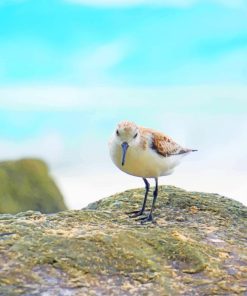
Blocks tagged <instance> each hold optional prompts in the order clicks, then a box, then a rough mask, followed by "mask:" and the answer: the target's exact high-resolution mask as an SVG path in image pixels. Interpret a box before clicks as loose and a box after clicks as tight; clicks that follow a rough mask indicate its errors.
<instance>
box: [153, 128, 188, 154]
mask: <svg viewBox="0 0 247 296" xmlns="http://www.w3.org/2000/svg"><path fill="white" fill-rule="evenodd" d="M151 148H152V149H153V150H155V151H156V152H157V153H158V154H160V155H162V156H164V157H168V156H172V155H178V154H184V153H187V152H190V151H192V150H191V149H187V148H183V147H182V146H180V145H179V144H177V143H176V142H175V141H173V140H172V139H171V138H170V137H168V136H166V135H164V134H162V133H159V132H154V131H152V142H151Z"/></svg>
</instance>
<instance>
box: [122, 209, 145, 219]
mask: <svg viewBox="0 0 247 296" xmlns="http://www.w3.org/2000/svg"><path fill="white" fill-rule="evenodd" d="M126 214H127V215H129V218H136V217H138V216H141V215H142V214H143V211H141V210H139V211H132V212H128V213H126Z"/></svg>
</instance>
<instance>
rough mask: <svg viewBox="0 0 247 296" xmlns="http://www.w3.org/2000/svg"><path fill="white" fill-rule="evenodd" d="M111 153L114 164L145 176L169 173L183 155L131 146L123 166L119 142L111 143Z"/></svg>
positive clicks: (132, 173) (126, 170)
mask: <svg viewBox="0 0 247 296" xmlns="http://www.w3.org/2000/svg"><path fill="white" fill-rule="evenodd" d="M110 155H111V159H112V161H113V162H114V164H115V165H116V166H117V167H118V168H119V169H120V170H122V171H123V172H125V173H127V174H130V175H133V176H137V177H144V178H155V177H159V176H165V175H169V174H171V173H172V172H173V169H174V167H175V166H177V165H178V164H179V163H180V160H181V158H182V157H183V156H182V155H175V156H169V157H164V156H161V155H159V154H157V152H156V151H154V150H153V149H151V148H147V149H145V150H144V149H142V148H141V147H140V148H138V147H136V146H135V147H129V148H128V150H127V154H126V161H125V164H124V166H122V163H121V162H122V148H121V146H120V145H119V144H116V143H113V142H112V143H110Z"/></svg>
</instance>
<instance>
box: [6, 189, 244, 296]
mask: <svg viewBox="0 0 247 296" xmlns="http://www.w3.org/2000/svg"><path fill="white" fill-rule="evenodd" d="M159 191H160V193H159V198H158V202H157V206H156V210H155V223H151V224H144V225H141V224H140V222H139V221H136V220H135V219H130V218H129V217H128V215H127V214H126V212H128V211H131V210H135V209H139V207H140V205H141V203H142V199H143V193H144V192H143V190H141V189H136V190H129V191H126V192H123V193H120V194H116V195H114V196H111V197H109V198H106V199H103V200H101V201H98V202H96V203H93V204H91V205H89V206H88V207H87V208H85V209H83V210H80V211H64V212H60V213H57V214H52V215H45V214H41V213H39V212H33V211H28V212H25V213H19V214H17V215H6V214H5V215H0V295H13V296H14V295H25V296H27V295H28V296H29V295H52V296H53V295H110V296H111V295H116V296H118V295H138V296H139V295H161V296H165V295H171V296H173V295H188V296H190V295H198V296H203V295H247V276H246V275H247V233H246V229H247V227H246V226H247V225H246V224H247V223H246V215H247V209H246V207H244V206H243V205H242V204H240V203H238V202H235V201H233V200H230V199H226V198H224V197H221V196H219V195H216V194H205V193H197V192H187V191H184V190H182V189H179V188H175V187H171V186H160V187H159Z"/></svg>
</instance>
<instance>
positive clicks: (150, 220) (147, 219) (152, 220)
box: [136, 214, 155, 224]
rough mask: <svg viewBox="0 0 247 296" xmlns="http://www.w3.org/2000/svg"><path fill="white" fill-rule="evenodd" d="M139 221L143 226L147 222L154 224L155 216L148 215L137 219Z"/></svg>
mask: <svg viewBox="0 0 247 296" xmlns="http://www.w3.org/2000/svg"><path fill="white" fill-rule="evenodd" d="M136 220H137V221H141V224H144V223H146V222H152V223H155V222H154V219H153V215H150V214H149V215H148V216H145V217H140V218H138V219H136Z"/></svg>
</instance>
